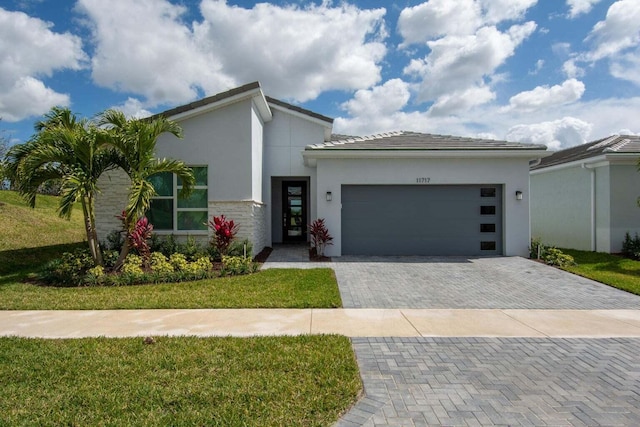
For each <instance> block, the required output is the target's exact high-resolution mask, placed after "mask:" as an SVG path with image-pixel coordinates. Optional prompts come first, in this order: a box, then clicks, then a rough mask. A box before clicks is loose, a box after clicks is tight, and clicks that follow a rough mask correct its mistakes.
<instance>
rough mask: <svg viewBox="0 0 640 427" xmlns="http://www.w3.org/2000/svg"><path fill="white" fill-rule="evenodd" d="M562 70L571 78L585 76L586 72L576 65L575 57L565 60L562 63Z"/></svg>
mask: <svg viewBox="0 0 640 427" xmlns="http://www.w3.org/2000/svg"><path fill="white" fill-rule="evenodd" d="M562 71H563V72H564V73H565V74H566V75H567V77H569V78H570V79H574V78H576V77H583V76H584V74H585V73H584V69H583V68H582V67H578V66H577V65H576V60H575V59H574V58H572V59H568V60H566V61H565V62H564V64H562Z"/></svg>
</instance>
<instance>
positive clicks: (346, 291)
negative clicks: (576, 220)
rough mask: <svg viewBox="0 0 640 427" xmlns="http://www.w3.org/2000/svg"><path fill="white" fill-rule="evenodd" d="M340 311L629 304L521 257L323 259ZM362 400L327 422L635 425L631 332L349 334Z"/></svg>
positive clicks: (638, 421)
mask: <svg viewBox="0 0 640 427" xmlns="http://www.w3.org/2000/svg"><path fill="white" fill-rule="evenodd" d="M333 267H334V269H335V271H336V276H337V278H338V283H339V285H340V292H341V294H342V298H343V304H344V306H345V307H376V308H467V309H482V308H503V309H605V310H606V309H621V308H627V309H639V308H640V297H638V296H635V295H631V294H628V293H626V292H623V291H619V290H616V289H614V288H611V287H608V286H605V285H602V284H600V283H597V282H594V281H591V280H587V279H584V278H581V277H578V276H575V275H572V274H569V273H566V272H563V271H560V270H558V269H555V268H552V267H548V266H545V265H542V264H539V263H536V262H533V261H530V260H527V259H523V258H477V259H464V258H413V257H405V258H371V257H369V258H364V257H342V258H339V259H337V262H335V263H333ZM353 346H354V349H355V352H356V356H357V359H358V365H359V367H360V371H361V375H362V378H363V383H364V386H365V393H366V397H365V398H364V399H362V400H361V401H360V402H359V403H358V404H357V405H356V406H355V407H354V408H353V409H352V410H351V411H350V412H349V413H348V414H346V416H345V417H343V419H342V420H341V421H340V422H339V423H338V425H339V426H341V427H343V426H354V425H365V426H436V425H463V426H467V425H468V426H476V425H511V426H515V425H525V426H526V425H536V426H537V425H557V426H566V425H584V426H595V425H611V426H613V425H616V426H617V425H623V426H637V425H640V358H638V357H637V355H638V354H640V339H633V338H627V339H620V338H610V339H550V338H547V339H541V338H355V339H354V340H353Z"/></svg>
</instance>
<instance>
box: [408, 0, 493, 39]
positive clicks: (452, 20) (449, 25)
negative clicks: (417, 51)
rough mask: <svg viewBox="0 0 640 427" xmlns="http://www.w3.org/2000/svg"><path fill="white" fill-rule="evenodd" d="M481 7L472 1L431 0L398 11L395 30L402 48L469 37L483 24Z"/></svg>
mask: <svg viewBox="0 0 640 427" xmlns="http://www.w3.org/2000/svg"><path fill="white" fill-rule="evenodd" d="M481 18H482V11H481V8H480V4H479V3H478V2H477V1H475V0H460V1H451V0H431V1H428V2H425V3H421V4H419V5H417V6H413V7H408V8H405V9H403V10H402V11H401V12H400V17H399V18H398V31H399V33H400V35H401V36H402V37H403V39H404V41H403V42H402V46H406V45H410V44H414V43H426V42H427V41H429V40H432V39H433V38H436V37H439V36H444V35H449V36H452V35H458V36H459V35H468V34H473V33H475V32H476V30H477V29H478V27H480V25H481V24H482V20H481Z"/></svg>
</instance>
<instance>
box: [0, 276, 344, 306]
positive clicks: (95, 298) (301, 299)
mask: <svg viewBox="0 0 640 427" xmlns="http://www.w3.org/2000/svg"><path fill="white" fill-rule="evenodd" d="M1 280H2V276H0V281H1ZM341 305H342V303H341V299H340V292H339V291H338V286H337V282H336V279H335V276H334V274H333V270H330V269H327V268H322V269H312V270H295V269H274V270H265V271H260V272H258V273H255V274H250V275H246V276H234V277H225V278H219V279H209V280H199V281H195V282H182V283H164V284H157V285H138V286H120V287H83V288H56V287H43V286H37V285H33V284H28V283H20V282H13V281H9V283H1V282H0V310H106V309H138V308H309V307H313V308H318V307H324V308H333V307H341Z"/></svg>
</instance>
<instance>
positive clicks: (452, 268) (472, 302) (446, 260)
mask: <svg viewBox="0 0 640 427" xmlns="http://www.w3.org/2000/svg"><path fill="white" fill-rule="evenodd" d="M330 266H331V267H332V268H334V269H335V272H336V277H337V279H338V284H339V286H340V293H341V295H342V303H343V306H344V307H345V308H447V309H455V308H478V309H483V308H503V309H509V308H510V309H580V310H584V309H591V310H598V309H605V310H606V309H640V297H634V296H632V295H630V294H629V293H627V292H624V291H620V290H618V289H614V288H611V287H609V286H605V285H602V284H601V283H597V282H595V281H593V280H589V279H585V278H582V277H579V276H576V275H573V274H570V273H567V272H565V271H562V270H559V269H556V268H553V267H549V266H547V265H543V264H541V263H538V262H535V261H532V260H528V259H525V258H520V257H496V258H456V257H442V258H438V257H355V256H344V257H337V258H334V262H333V263H331V265H330Z"/></svg>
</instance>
